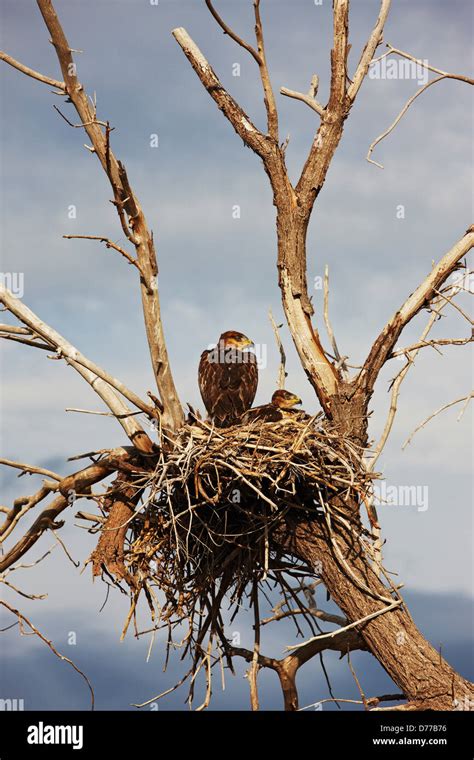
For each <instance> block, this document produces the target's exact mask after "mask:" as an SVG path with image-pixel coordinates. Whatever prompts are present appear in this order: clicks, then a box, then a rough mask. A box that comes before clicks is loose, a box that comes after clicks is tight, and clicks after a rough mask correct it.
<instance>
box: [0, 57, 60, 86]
mask: <svg viewBox="0 0 474 760" xmlns="http://www.w3.org/2000/svg"><path fill="white" fill-rule="evenodd" d="M0 61H5V63H8V64H9V65H10V66H13V68H14V69H18V71H21V73H22V74H26V76H28V77H32V78H33V79H37V80H38V82H43V83H44V84H49V86H50V87H55V88H56V90H63V91H64V93H65V92H66V85H65V84H64V82H59V81H58V80H57V79H51V77H45V76H44V75H43V74H40V73H39V72H38V71H35V70H34V69H30V68H29V66H25V65H24V64H23V63H20V61H16V60H15V59H14V58H12V57H11V55H7V53H4V52H3V51H2V50H0Z"/></svg>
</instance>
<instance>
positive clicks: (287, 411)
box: [242, 390, 301, 422]
mask: <svg viewBox="0 0 474 760" xmlns="http://www.w3.org/2000/svg"><path fill="white" fill-rule="evenodd" d="M298 404H301V399H300V398H299V396H297V395H296V394H295V393H290V391H285V390H278V391H275V393H274V394H273V396H272V400H271V401H270V403H269V404H263V406H256V407H254V408H253V409H249V410H248V412H245V414H244V415H243V416H242V421H243V422H254V421H256V420H259V421H260V422H278V421H279V420H282V419H284V418H285V417H291V415H292V414H295V412H297V410H296V409H295V408H294V407H295V406H297V405H298Z"/></svg>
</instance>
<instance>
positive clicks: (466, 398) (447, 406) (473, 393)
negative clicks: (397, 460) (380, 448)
mask: <svg viewBox="0 0 474 760" xmlns="http://www.w3.org/2000/svg"><path fill="white" fill-rule="evenodd" d="M472 398H474V391H471V393H469V394H468V395H467V396H463V397H462V398H457V399H456V400H455V401H450V402H449V404H444V405H443V406H440V407H439V409H437V410H436V411H435V412H433V413H432V414H430V415H429V417H427V418H426V419H425V420H423V422H420V424H419V425H417V426H416V428H415V429H414V431H413V433H410V435H409V436H408V438H407V439H406V441H405V443H404V444H403V446H402V449H405V448H406V447H407V446H408V444H409V443H411V441H412V440H413V437H414V436H415V435H416V434H417V433H418V431H419V430H421V429H422V428H424V427H425V425H427V424H428V422H431V420H432V419H434V418H435V417H437V416H438V414H441V412H444V411H445V409H450V408H451V407H452V406H455V405H456V404H462V402H463V401H465V402H466V404H467V403H468V402H469V401H470V400H471V399H472Z"/></svg>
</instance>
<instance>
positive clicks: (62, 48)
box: [4, 0, 184, 429]
mask: <svg viewBox="0 0 474 760" xmlns="http://www.w3.org/2000/svg"><path fill="white" fill-rule="evenodd" d="M37 3H38V7H39V9H40V12H41V15H42V16H43V19H44V22H45V24H46V26H47V28H48V30H49V32H50V34H51V41H52V44H53V46H54V48H55V50H56V54H57V57H58V61H59V64H60V67H61V71H62V74H63V77H64V83H62V88H63V89H64V90H65V92H66V93H67V95H68V96H69V98H70V100H71V102H72V103H73V105H74V107H75V109H76V111H77V113H78V115H79V118H80V120H81V124H82V126H83V127H84V129H85V130H86V132H87V134H88V136H89V139H90V140H91V143H92V146H93V150H94V152H95V153H96V155H97V157H98V158H99V160H100V162H101V164H102V167H103V169H104V171H105V172H106V174H107V176H108V178H109V181H110V184H111V186H112V190H113V193H114V204H115V206H116V209H117V212H118V214H119V217H120V221H121V224H122V228H123V230H124V232H125V234H127V236H128V237H129V239H130V240H132V242H133V243H134V245H135V248H136V252H137V259H138V263H139V265H140V271H141V278H140V279H141V295H142V306H143V314H144V319H145V327H146V333H147V338H148V345H149V350H150V356H151V360H152V368H153V373H154V376H155V379H156V383H157V387H158V390H159V393H160V396H161V398H162V401H163V406H164V414H163V418H164V424H165V427H170V428H171V429H176V428H178V427H179V426H180V425H181V424H182V421H183V419H184V414H183V410H182V407H181V404H180V401H179V398H178V394H177V391H176V387H175V385H174V381H173V378H172V374H171V369H170V365H169V359H168V353H167V349H166V344H165V339H164V333H163V326H162V322H161V313H160V302H159V296H158V285H157V275H158V267H157V261H156V253H155V248H154V243H153V235H152V233H151V232H150V231H149V229H148V226H147V223H146V219H145V216H144V214H143V211H142V209H141V207H140V204H139V202H138V199H137V198H136V196H135V195H134V193H133V192H132V190H131V188H130V184H129V181H128V177H127V173H126V171H125V167H124V166H123V165H122V164H121V163H120V162H119V161H117V159H116V158H115V156H114V154H113V152H112V151H111V149H110V141H109V137H110V131H111V130H110V127H109V125H108V123H107V122H106V124H107V126H106V128H105V133H104V132H103V131H102V129H101V126H100V124H99V123H98V121H97V117H96V110H95V105H94V103H92V102H91V101H90V100H89V98H88V97H87V95H86V93H85V91H84V87H83V86H82V84H81V83H80V82H79V80H78V77H77V70H76V64H75V63H74V60H73V57H72V53H71V51H72V48H71V46H70V45H69V43H68V41H67V39H66V36H65V34H64V31H63V29H62V26H61V24H60V22H59V19H58V17H57V15H56V11H55V9H54V6H53V4H52V2H51V0H37ZM5 55H6V54H4V56H5ZM4 60H7V59H6V58H5V57H4ZM7 62H8V63H11V61H10V60H7ZM16 68H19V69H20V70H21V71H23V72H24V73H27V74H29V75H30V76H31V71H30V70H28V71H24V69H25V68H26V67H20V66H16ZM36 78H38V77H36ZM42 81H45V80H44V78H43V79H42ZM49 83H51V82H49ZM55 84H56V83H55ZM60 84H61V83H60ZM124 214H126V215H127V219H128V222H127V221H126V220H125V216H124ZM165 402H166V403H165Z"/></svg>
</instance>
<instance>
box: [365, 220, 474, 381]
mask: <svg viewBox="0 0 474 760" xmlns="http://www.w3.org/2000/svg"><path fill="white" fill-rule="evenodd" d="M473 246H474V227H470V228H469V229H468V230H467V231H466V232H465V234H464V235H463V237H462V238H460V240H458V241H457V243H455V244H454V245H453V247H452V248H451V249H450V250H449V251H448V252H447V253H446V254H445V255H444V256H443V258H442V259H441V260H440V261H439V262H438V264H436V266H434V267H433V269H432V270H431V272H430V274H429V275H428V276H427V277H426V278H425V279H424V280H423V282H422V283H421V284H420V285H419V286H418V287H417V288H416V290H415V291H414V292H413V293H412V294H411V295H410V297H409V298H408V299H407V300H406V301H405V303H404V304H403V305H402V306H401V307H400V309H399V310H398V311H397V312H395V314H394V315H393V317H392V318H391V319H390V320H389V322H388V323H387V324H386V326H385V327H384V329H383V330H382V332H381V333H380V335H379V336H378V338H377V339H376V341H375V343H374V344H373V346H372V348H371V350H370V352H369V355H368V356H367V359H366V360H365V363H364V366H363V369H362V371H361V373H360V374H359V377H358V381H357V382H358V385H359V386H361V387H363V388H364V390H365V391H371V390H372V389H373V387H374V384H375V381H376V379H377V377H378V374H379V372H380V370H381V369H382V367H383V365H384V364H385V362H386V361H387V359H388V357H389V356H390V354H391V352H392V351H393V349H394V347H395V344H396V342H397V340H398V339H399V337H400V335H401V333H402V331H403V329H404V328H405V326H406V325H407V324H408V323H409V322H410V321H411V320H412V319H413V317H414V316H416V314H418V312H419V311H420V310H421V309H422V308H423V307H424V306H426V305H428V304H429V302H430V301H431V299H432V298H433V296H435V295H436V292H437V288H439V287H440V285H442V284H443V282H445V280H446V279H447V278H448V277H449V275H450V274H451V273H452V272H453V271H454V270H455V268H456V266H457V264H458V262H459V261H461V259H462V258H463V256H465V255H466V253H468V251H470V250H471V248H472V247H473Z"/></svg>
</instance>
